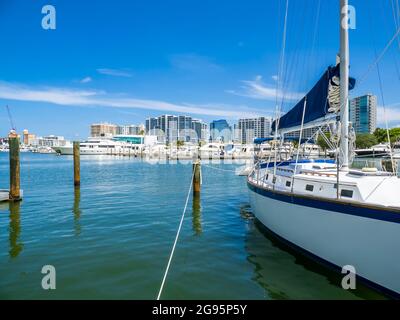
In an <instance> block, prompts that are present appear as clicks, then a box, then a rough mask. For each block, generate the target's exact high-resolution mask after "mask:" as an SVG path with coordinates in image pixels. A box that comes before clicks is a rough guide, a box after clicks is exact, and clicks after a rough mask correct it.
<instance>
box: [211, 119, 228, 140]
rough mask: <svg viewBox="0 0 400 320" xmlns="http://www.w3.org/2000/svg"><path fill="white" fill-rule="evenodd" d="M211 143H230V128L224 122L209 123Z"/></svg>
mask: <svg viewBox="0 0 400 320" xmlns="http://www.w3.org/2000/svg"><path fill="white" fill-rule="evenodd" d="M210 139H211V141H222V142H229V141H232V128H231V126H230V125H229V124H228V122H227V121H226V120H223V119H221V120H214V121H212V122H211V123H210Z"/></svg>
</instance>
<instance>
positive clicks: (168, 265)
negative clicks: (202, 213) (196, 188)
mask: <svg viewBox="0 0 400 320" xmlns="http://www.w3.org/2000/svg"><path fill="white" fill-rule="evenodd" d="M193 178H194V170H193V174H192V179H191V181H190V186H189V191H188V193H187V197H186V202H185V207H184V208H183V212H182V217H181V221H180V222H179V227H178V231H177V232H176V237H175V241H174V245H173V246H172V250H171V254H170V255H169V259H168V264H167V268H166V269H165V273H164V277H163V280H162V282H161V287H160V290H159V291H158V296H157V300H160V297H161V294H162V291H163V288H164V284H165V280H166V279H167V275H168V271H169V267H170V265H171V261H172V257H173V256H174V252H175V247H176V244H177V242H178V238H179V234H180V232H181V228H182V224H183V219H184V218H185V213H186V208H187V205H188V202H189V198H190V191H191V190H192V185H193Z"/></svg>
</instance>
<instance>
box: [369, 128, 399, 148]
mask: <svg viewBox="0 0 400 320" xmlns="http://www.w3.org/2000/svg"><path fill="white" fill-rule="evenodd" d="M374 136H375V137H376V139H377V140H378V143H384V142H388V138H387V131H386V129H381V128H377V129H376V130H375V132H374ZM389 136H390V142H391V144H392V145H393V144H395V143H396V142H398V141H399V140H400V128H392V129H389Z"/></svg>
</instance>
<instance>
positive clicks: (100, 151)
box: [52, 138, 143, 155]
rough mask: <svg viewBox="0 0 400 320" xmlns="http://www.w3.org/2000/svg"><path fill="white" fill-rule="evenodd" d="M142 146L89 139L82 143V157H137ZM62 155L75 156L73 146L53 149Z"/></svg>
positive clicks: (110, 140)
mask: <svg viewBox="0 0 400 320" xmlns="http://www.w3.org/2000/svg"><path fill="white" fill-rule="evenodd" d="M142 147H143V146H142V145H139V144H132V143H130V142H126V141H117V140H115V139H102V138H89V139H88V140H86V141H83V142H81V143H80V154H81V155H137V154H139V153H140V152H141V150H142ZM52 148H53V150H54V151H55V152H57V153H59V154H62V155H72V154H73V144H72V143H71V142H68V143H67V144H66V145H64V146H57V147H52Z"/></svg>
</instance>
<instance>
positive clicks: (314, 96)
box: [272, 64, 356, 131]
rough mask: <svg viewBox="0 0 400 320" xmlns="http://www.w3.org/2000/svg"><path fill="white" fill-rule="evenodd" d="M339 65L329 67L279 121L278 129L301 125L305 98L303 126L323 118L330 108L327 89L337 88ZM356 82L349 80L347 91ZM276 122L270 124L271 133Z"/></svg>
mask: <svg viewBox="0 0 400 320" xmlns="http://www.w3.org/2000/svg"><path fill="white" fill-rule="evenodd" d="M339 79H340V64H338V65H336V66H335V67H329V68H328V70H326V71H325V73H324V75H323V76H322V77H321V79H319V81H318V82H317V83H316V85H315V86H314V87H313V88H312V89H311V91H310V92H309V93H308V94H307V95H306V96H305V97H304V98H303V99H301V100H300V101H299V102H298V103H297V104H296V105H295V106H294V107H293V108H292V109H291V110H290V111H289V112H288V113H286V114H285V115H284V116H282V117H281V118H280V120H279V124H278V125H279V127H278V130H280V129H286V128H291V127H296V126H300V125H301V120H302V118H303V108H304V100H305V99H306V97H307V105H306V112H305V114H304V124H306V123H308V122H311V121H314V120H317V119H319V118H323V117H325V115H327V114H328V113H330V112H329V111H328V110H329V108H330V107H331V106H330V104H329V99H328V91H329V87H330V86H333V87H339ZM355 83H356V80H355V79H353V78H350V79H349V89H350V90H352V89H353V88H354V86H355ZM275 125H276V120H275V121H274V122H273V123H272V131H275Z"/></svg>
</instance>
